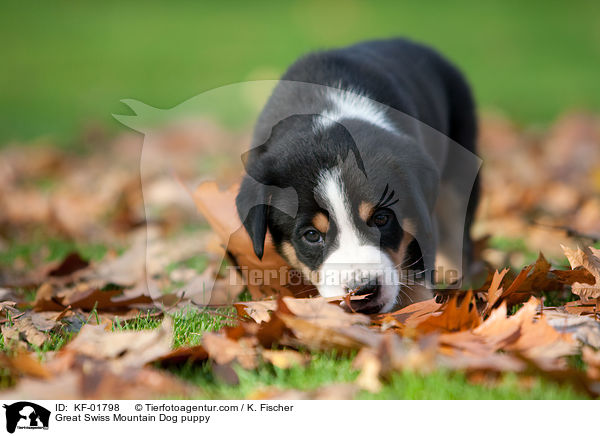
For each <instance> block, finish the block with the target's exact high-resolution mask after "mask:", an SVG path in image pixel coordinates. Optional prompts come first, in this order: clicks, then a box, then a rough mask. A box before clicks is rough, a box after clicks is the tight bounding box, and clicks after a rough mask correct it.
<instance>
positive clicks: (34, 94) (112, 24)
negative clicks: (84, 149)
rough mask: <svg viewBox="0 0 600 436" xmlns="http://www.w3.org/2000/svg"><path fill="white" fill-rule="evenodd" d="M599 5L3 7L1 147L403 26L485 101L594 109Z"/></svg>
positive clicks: (536, 112)
mask: <svg viewBox="0 0 600 436" xmlns="http://www.w3.org/2000/svg"><path fill="white" fill-rule="evenodd" d="M599 21H600V7H598V4H597V3H596V2H594V1H585V0H579V1H574V2H569V3H568V4H567V3H564V2H560V1H546V2H541V1H532V2H519V1H516V0H510V1H501V2H500V1H499V2H478V1H474V0H461V1H458V2H443V1H434V2H394V1H377V2H359V1H351V2H338V1H332V2H325V3H324V2H317V1H308V2H279V3H273V2H267V1H257V2H251V3H248V2H241V1H239V2H228V3H227V4H224V3H206V2H191V1H189V2H178V3H177V4H176V5H174V4H172V3H170V2H158V1H149V2H143V3H135V2H126V3H124V2H116V1H107V2H101V3H97V2H90V1H82V2H77V3H76V4H74V3H72V2H52V3H50V2H42V3H39V2H30V1H27V2H18V1H9V2H5V4H4V6H3V11H2V14H0V40H2V54H3V68H2V69H0V99H1V101H2V105H1V106H0V144H2V143H5V142H7V141H9V140H24V139H34V138H37V137H40V136H44V137H49V138H52V139H54V140H55V141H58V143H60V144H62V145H64V146H68V145H74V144H76V143H77V142H78V138H79V136H78V135H79V133H80V132H81V129H82V128H83V127H85V126H90V125H92V126H98V125H100V126H101V127H103V128H108V129H110V131H112V132H115V131H118V130H122V129H123V127H122V126H120V125H119V124H118V123H116V122H115V121H114V120H113V119H112V118H111V114H112V113H123V111H124V108H123V106H122V105H121V104H120V103H119V101H120V100H121V99H124V98H134V99H138V100H141V101H143V102H145V103H147V104H150V105H152V106H155V107H159V108H169V107H172V106H174V105H177V104H179V103H181V102H183V101H185V100H187V99H188V98H191V97H193V96H195V95H197V94H199V93H201V92H203V91H206V90H209V89H212V88H215V87H219V86H222V85H225V84H229V83H234V82H240V81H245V80H256V79H276V78H277V77H278V76H279V75H280V74H281V73H282V72H283V71H284V70H285V68H286V66H287V65H289V64H290V63H291V62H293V61H294V60H295V59H296V58H297V57H298V56H299V55H301V54H303V53H306V52H308V51H310V50H314V49H321V48H327V47H334V46H339V45H343V44H349V43H352V42H355V41H360V40H364V39H367V38H383V37H389V36H398V35H404V36H408V37H410V38H414V39H416V40H420V41H423V42H427V43H430V44H431V45H433V46H434V47H436V48H438V49H439V50H440V51H441V52H442V53H444V54H446V55H447V56H448V57H449V58H450V59H452V60H453V61H454V62H455V63H456V64H458V65H459V66H460V67H461V68H462V69H463V70H464V72H465V73H466V75H467V76H468V78H469V80H470V82H471V83H472V84H473V87H474V90H475V94H476V97H477V100H478V102H479V104H480V106H481V107H482V108H486V109H494V110H500V111H502V112H503V113H505V114H507V115H508V116H509V117H510V118H511V119H514V120H516V121H519V122H523V123H548V122H550V121H553V120H554V119H555V118H556V117H557V116H558V115H559V114H561V113H563V112H564V111H567V110H570V109H573V108H589V109H593V110H596V109H599V108H600V84H599V82H598V80H597V72H598V71H600V34H599V33H598V32H599V30H598V26H597V23H598V22H599Z"/></svg>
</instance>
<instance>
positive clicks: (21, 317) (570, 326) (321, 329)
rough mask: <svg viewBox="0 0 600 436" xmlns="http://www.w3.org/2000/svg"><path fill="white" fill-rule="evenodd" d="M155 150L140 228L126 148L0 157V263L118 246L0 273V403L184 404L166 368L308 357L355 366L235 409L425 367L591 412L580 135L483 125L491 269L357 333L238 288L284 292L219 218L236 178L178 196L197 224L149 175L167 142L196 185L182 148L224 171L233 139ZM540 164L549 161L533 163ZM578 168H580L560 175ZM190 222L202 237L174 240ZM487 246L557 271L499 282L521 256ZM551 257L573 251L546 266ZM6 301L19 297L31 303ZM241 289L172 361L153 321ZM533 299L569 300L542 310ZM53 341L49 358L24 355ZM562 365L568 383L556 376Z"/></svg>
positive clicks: (237, 231) (168, 336) (587, 119)
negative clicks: (39, 229) (58, 341)
mask: <svg viewBox="0 0 600 436" xmlns="http://www.w3.org/2000/svg"><path fill="white" fill-rule="evenodd" d="M207 132H209V133H207ZM161 140H162V141H163V144H164V145H165V146H164V147H163V149H158V151H156V152H155V153H154V155H153V156H152V160H151V161H150V164H149V168H147V172H148V174H150V179H151V180H150V181H149V183H150V187H149V189H148V190H147V193H148V195H149V196H151V197H152V199H153V200H155V202H156V203H160V204H162V205H168V206H169V207H168V208H166V209H167V210H169V211H170V212H169V213H167V214H164V215H162V218H161V219H160V220H156V221H152V222H149V221H147V217H145V213H144V208H143V203H142V202H141V200H140V198H141V195H140V194H141V192H140V187H139V174H136V172H135V171H132V170H131V169H132V168H137V166H138V165H139V142H138V139H136V138H134V137H132V136H125V137H123V138H120V139H118V140H116V141H114V143H113V144H111V146H110V147H109V149H108V151H106V150H103V152H102V153H93V152H92V154H91V156H87V157H86V158H85V160H83V159H80V158H78V157H76V156H71V155H66V154H64V152H61V151H59V150H57V149H53V148H47V149H45V148H42V149H36V150H33V151H31V150H29V151H26V150H25V151H21V149H14V148H7V149H3V150H2V151H1V152H0V153H1V154H2V159H3V164H4V165H5V166H6V167H7V168H8V171H6V172H4V174H3V175H2V181H3V183H2V184H0V203H1V206H2V207H0V211H1V212H0V229H1V230H2V232H0V234H1V235H3V236H1V237H0V238H1V239H0V246H6V244H7V240H6V236H4V235H17V236H16V237H17V238H21V237H22V238H25V239H26V235H28V234H30V233H31V230H32V229H34V228H35V226H39V225H43V226H45V228H46V230H47V231H48V232H49V234H51V235H57V236H60V237H65V236H67V237H69V238H74V239H76V240H83V239H86V240H90V241H101V242H103V243H108V244H109V245H112V244H114V242H115V241H117V240H121V241H122V240H123V239H125V240H126V242H125V245H126V246H127V247H129V248H128V249H127V250H125V251H123V252H121V253H116V252H114V251H109V252H108V253H107V254H106V255H105V256H104V259H102V260H91V259H90V258H89V257H84V256H82V255H81V253H80V252H78V251H77V250H75V251H71V252H68V253H66V254H65V255H63V256H62V257H61V258H60V259H59V260H55V261H52V262H47V261H45V260H44V256H47V253H46V254H44V252H43V250H42V251H41V252H40V253H34V254H33V257H32V259H31V261H33V262H34V264H35V265H36V266H37V267H36V268H33V269H32V268H30V267H27V265H26V263H27V262H26V261H24V260H23V259H20V258H16V259H15V260H14V261H13V262H12V264H11V265H9V268H7V267H6V265H4V264H3V265H2V266H1V267H0V286H2V288H0V327H1V329H2V336H3V340H4V348H3V351H2V353H1V354H0V364H1V365H2V367H3V368H4V370H5V371H6V373H8V374H9V376H10V388H9V389H4V390H2V391H0V396H2V397H3V398H17V397H18V398H59V397H60V398H148V397H164V396H179V397H189V396H196V395H202V388H201V387H200V388H198V387H196V386H194V385H191V384H189V383H188V382H185V381H183V380H182V379H179V378H177V377H175V376H174V375H172V374H171V373H170V372H169V371H167V370H166V369H168V368H171V367H173V366H181V365H205V364H206V363H209V364H210V368H212V370H213V371H214V373H215V376H216V377H217V378H218V379H220V380H222V381H224V382H226V383H231V384H235V383H237V382H239V379H238V377H237V375H236V371H238V370H239V368H242V369H245V370H253V369H254V368H257V367H258V366H259V365H265V364H267V365H273V366H275V367H278V368H283V369H289V368H293V367H295V366H304V365H307V364H309V363H310V361H311V356H312V352H314V351H323V350H329V351H334V352H335V353H339V354H341V355H347V356H355V357H354V358H353V367H354V368H355V369H356V370H358V371H359V375H358V377H357V378H356V380H355V381H354V382H352V383H343V384H334V385H331V386H324V387H321V388H319V389H316V390H313V391H298V390H280V389H277V388H259V387H258V388H257V389H256V390H255V391H254V392H253V393H251V394H250V397H251V398H257V399H258V398H352V397H354V396H355V395H356V394H357V393H358V392H359V391H360V390H361V389H362V390H367V391H370V392H378V391H379V390H381V389H382V387H383V386H384V385H385V383H386V381H387V380H389V378H390V377H391V376H393V374H394V373H396V372H398V371H416V372H420V373H428V372H431V371H435V370H438V369H440V368H445V369H448V370H452V371H463V372H465V373H466V374H467V375H468V376H469V377H470V379H471V380H474V381H477V380H485V381H489V380H490V379H494V378H498V377H501V376H502V374H506V373H516V374H518V375H519V376H520V377H521V379H522V380H523V384H526V380H527V379H528V377H531V376H532V375H535V376H542V377H547V378H549V379H551V380H554V381H557V382H560V383H567V384H571V385H572V386H574V387H576V388H577V389H581V390H582V391H584V392H586V393H587V394H588V395H590V396H598V395H600V357H599V352H598V349H599V347H600V327H599V326H600V323H599V319H600V318H599V317H598V311H599V309H600V300H599V298H600V291H599V290H598V283H600V281H599V280H600V252H599V250H598V249H597V248H594V247H590V246H589V245H590V244H589V243H590V242H594V241H597V240H598V239H597V237H598V234H600V203H599V202H598V198H599V197H598V195H597V194H598V192H600V183H598V180H600V179H599V178H598V176H599V175H600V173H598V169H597V166H594V165H590V164H589V163H590V162H593V161H594V159H593V158H591V157H590V153H591V155H594V153H596V155H594V156H596V157H598V156H597V151H598V150H599V149H600V147H598V144H599V143H600V121H599V120H598V119H597V118H594V117H591V116H587V115H582V114H571V115H567V116H565V117H563V118H562V119H561V120H559V121H558V122H557V124H556V125H555V126H554V127H553V128H552V129H551V130H550V131H549V132H545V133H543V134H540V133H536V132H523V131H519V129H518V128H516V127H515V126H513V125H511V124H510V123H509V122H507V121H506V120H503V119H500V118H498V117H487V118H486V119H485V120H484V122H483V123H482V134H481V139H480V142H481V143H482V150H481V153H482V155H483V157H484V158H485V159H486V162H487V166H486V168H485V169H484V173H483V191H484V192H483V199H482V205H481V207H480V208H479V212H478V218H477V223H476V226H475V233H476V234H477V235H479V236H480V238H481V239H480V244H479V245H478V247H479V248H478V250H479V251H478V252H479V257H480V258H481V259H482V260H483V261H484V262H485V263H486V264H487V265H488V267H492V271H494V269H495V268H498V269H497V270H496V271H495V272H492V273H490V274H489V275H488V278H487V280H485V283H484V284H483V285H482V286H481V287H479V288H477V289H473V290H465V291H457V292H452V293H440V295H438V296H437V298H436V299H432V300H427V301H422V302H418V303H415V304H412V305H410V306H407V307H405V308H402V309H401V310H398V311H396V312H393V313H388V314H380V315H370V316H367V315H363V314H358V313H352V311H348V310H345V307H348V306H351V305H350V304H348V301H346V302H344V301H343V300H342V301H340V300H335V299H323V298H321V297H315V295H316V293H315V289H314V287H312V286H307V285H304V284H302V285H298V284H293V283H289V282H287V283H286V282H285V281H282V280H279V279H280V278H281V277H279V276H277V277H275V280H273V281H272V282H271V283H269V284H265V283H260V284H250V283H249V280H248V276H247V271H249V270H252V269H259V270H267V269H270V270H277V271H279V270H280V268H283V269H284V270H285V271H284V272H282V273H281V275H282V276H283V274H286V276H287V269H288V268H289V266H288V265H287V264H286V263H285V261H283V259H282V258H281V257H280V256H279V255H278V254H277V252H276V251H275V250H274V249H273V247H272V246H271V245H270V244H267V246H266V250H265V256H264V257H263V259H262V260H260V261H259V260H258V259H256V257H255V256H254V255H253V252H252V249H251V243H250V240H249V238H248V236H247V234H246V233H245V232H244V231H243V227H242V225H241V223H240V221H239V218H238V217H237V214H236V213H235V209H234V207H233V199H234V196H235V194H236V190H237V187H236V184H235V181H236V178H237V175H238V174H239V168H235V167H233V166H228V165H229V164H227V163H226V162H227V159H222V160H219V161H218V162H221V163H219V165H220V167H219V168H218V170H219V173H220V174H223V175H226V176H225V177H223V179H225V180H221V182H223V181H224V182H225V183H226V184H228V185H229V186H231V188H229V189H225V190H221V189H220V188H219V185H218V184H217V183H204V184H201V185H200V186H199V187H198V188H197V189H196V190H195V191H193V193H192V197H193V200H194V202H193V203H194V204H195V207H196V208H197V209H198V211H200V213H201V214H202V216H203V217H199V216H198V215H197V212H195V211H194V204H190V203H185V202H183V201H180V200H179V197H177V196H176V195H174V194H173V193H174V191H173V189H172V185H170V184H169V183H168V182H167V181H166V180H165V178H164V176H163V175H161V173H160V166H161V165H162V160H164V159H165V157H166V156H169V154H168V151H169V147H170V146H172V144H173V143H176V144H177V146H178V152H180V153H182V155H183V156H186V153H187V156H188V157H189V159H185V158H183V159H178V160H177V162H179V161H181V163H180V164H181V165H183V167H179V168H177V172H178V174H194V175H195V176H197V168H191V167H190V166H189V165H190V162H192V161H193V156H194V153H196V152H197V149H196V148H194V146H191V145H190V144H197V143H201V144H203V145H202V147H205V151H207V153H209V154H211V155H214V156H219V155H231V154H232V153H238V152H241V150H240V149H239V147H240V144H242V143H243V142H244V140H245V139H244V140H242V139H241V137H240V136H236V135H235V134H230V133H227V132H225V131H223V130H222V129H219V128H215V127H214V126H213V127H211V126H209V125H208V124H204V125H202V126H200V127H195V128H190V126H188V127H187V128H186V129H184V131H182V130H177V129H175V130H173V131H165V132H163V133H162V136H161ZM124 144H128V146H124ZM590 144H591V145H590ZM542 147H552V150H553V152H552V153H541V152H540V150H541V148H542ZM116 150H119V152H118V153H117V152H116ZM136 150H137V151H136ZM30 153H35V158H33V157H32V156H33V155H31V156H30ZM507 153H510V154H511V156H512V158H511V159H506V155H507ZM116 155H119V156H120V159H118V162H116V164H115V162H114V156H116ZM582 155H585V156H588V157H587V158H586V159H583V160H582V159H576V157H577V156H582ZM597 161H598V159H596V162H597ZM186 165H187V167H186ZM108 168H110V170H108ZM44 178H46V179H51V178H54V179H58V180H59V181H60V183H56V188H51V189H50V190H49V191H44V189H40V188H39V187H38V186H35V184H32V183H31V181H32V180H33V181H34V182H35V181H36V180H39V181H42V180H44ZM576 186H578V187H583V188H581V189H579V188H574V187H576ZM145 193H146V192H145ZM202 219H204V220H205V222H206V224H208V225H209V226H210V227H211V228H212V231H211V230H207V229H206V228H205V229H203V230H201V231H194V232H193V233H178V232H177V230H176V229H178V228H181V227H182V226H184V225H186V223H188V224H189V223H193V222H196V221H198V220H202ZM174 229H175V230H174ZM146 230H147V233H146ZM142 233H143V234H142ZM489 234H494V235H498V234H501V235H507V236H514V235H518V236H520V237H524V238H525V245H526V246H527V247H536V249H542V250H543V251H544V252H545V253H546V252H547V253H550V257H549V258H551V259H552V264H557V262H558V263H560V262H563V264H564V258H563V257H562V256H563V255H562V252H563V251H564V256H566V258H567V260H568V262H569V264H570V265H571V269H566V268H560V267H559V268H556V269H553V268H552V264H551V262H550V261H548V260H547V259H546V257H544V256H543V255H542V254H541V253H540V254H539V256H538V259H537V261H535V262H533V263H532V264H530V265H528V266H526V267H525V268H523V269H520V270H516V271H518V273H515V272H516V271H515V268H503V267H504V266H505V265H507V264H519V263H520V264H523V263H524V262H522V260H523V258H522V256H523V253H522V252H520V251H519V250H514V249H508V250H505V251H502V250H499V249H497V248H495V249H493V248H490V247H489V246H487V245H486V243H485V241H487V240H488V239H487V237H486V235H489ZM561 244H564V245H570V246H576V248H567V247H562V250H561V249H560V247H561ZM577 245H579V246H577ZM199 256H200V257H202V256H203V258H205V259H206V262H205V263H206V264H205V265H204V267H203V268H201V269H197V268H195V267H190V265H189V264H188V263H186V262H188V261H189V260H190V259H195V258H198V257H199ZM223 257H225V259H226V260H227V262H228V263H229V264H230V265H233V266H235V267H237V268H236V269H235V274H234V275H235V276H236V282H235V284H232V280H231V276H228V275H227V274H226V273H224V272H223V270H222V267H221V265H220V264H219V262H220V260H221V259H222V258H223ZM282 271H283V270H282ZM23 289H28V290H30V291H31V292H33V293H34V294H33V295H34V298H33V300H32V301H31V300H30V301H27V300H26V299H25V298H24V295H23V293H22V290H23ZM165 289H168V291H165ZM244 289H248V292H249V294H250V296H251V297H252V299H253V301H244V302H241V301H240V302H237V303H235V305H234V308H235V312H236V315H234V320H230V321H231V322H229V325H227V326H224V327H222V328H221V329H220V330H218V331H215V332H206V333H204V334H203V336H202V339H201V343H200V344H199V345H193V346H182V347H179V348H173V326H172V323H171V321H170V320H171V316H170V315H169V314H168V313H166V312H170V311H172V310H173V309H177V308H183V307H186V306H189V305H190V304H191V305H194V304H195V305H199V306H203V307H205V306H207V305H208V306H210V305H212V306H215V307H221V306H223V305H226V306H228V307H230V306H229V303H230V302H231V301H234V300H236V299H238V298H239V296H240V294H241V293H242V291H243V290H244ZM547 295H556V296H559V297H561V298H563V297H567V299H571V300H574V301H568V302H566V303H564V304H559V305H556V304H555V305H547V304H546V301H545V298H546V296H547ZM306 297H311V298H306ZM349 298H353V297H349ZM139 316H151V317H152V318H153V319H157V320H160V319H163V322H162V324H161V325H160V327H158V328H156V329H154V330H149V331H139V330H131V331H121V330H119V329H118V326H119V325H120V324H119V323H120V322H121V321H123V320H128V319H136V318H137V317H139ZM66 333H68V334H69V336H68V337H67V338H66V340H65V342H66V345H64V346H62V347H61V348H60V349H59V350H58V351H56V352H45V353H42V354H39V353H40V350H41V349H43V347H44V346H45V345H46V344H48V343H49V342H52V340H53V338H55V336H56V335H63V336H64V335H65V334H66ZM40 356H41V357H42V359H41V360H40V358H39V357H40ZM573 357H575V358H580V359H581V361H582V362H583V364H584V367H583V369H578V368H574V367H573V366H572V365H570V364H569V359H571V358H573Z"/></svg>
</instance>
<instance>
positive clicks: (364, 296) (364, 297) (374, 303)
mask: <svg viewBox="0 0 600 436" xmlns="http://www.w3.org/2000/svg"><path fill="white" fill-rule="evenodd" d="M380 286H381V285H377V286H376V287H373V288H368V289H365V288H362V289H360V288H359V289H354V290H350V291H349V292H348V293H347V294H346V297H345V298H344V301H343V303H342V304H343V306H344V307H345V308H347V309H348V310H350V311H351V312H360V313H364V314H367V315H370V314H375V313H379V312H380V311H381V309H382V308H383V306H384V305H385V304H384V303H382V302H381V301H380V298H379V295H380V289H379V288H380ZM352 297H361V298H352Z"/></svg>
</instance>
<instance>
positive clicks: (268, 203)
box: [236, 39, 478, 313]
mask: <svg viewBox="0 0 600 436" xmlns="http://www.w3.org/2000/svg"><path fill="white" fill-rule="evenodd" d="M448 138H449V139H448ZM475 142H476V117H475V109H474V103H473V98H472V95H471V92H470V89H469V87H468V85H467V84H466V82H465V80H464V78H463V76H462V75H461V73H460V72H459V71H458V70H457V69H456V68H455V67H454V66H453V65H451V64H450V63H449V62H448V61H447V60H445V59H444V58H443V57H441V56H440V55H439V54H438V53H436V52H435V51H433V50H432V49H430V48H428V47H425V46H423V45H420V44H417V43H414V42H411V41H408V40H406V39H392V40H381V41H371V42H364V43H360V44H356V45H353V46H350V47H347V48H342V49H336V50H330V51H323V52H316V53H312V54H309V55H307V56H304V57H302V58H301V59H299V60H298V61H296V62H295V63H294V64H293V65H292V66H291V67H290V68H289V69H288V70H287V72H286V73H285V74H284V75H283V77H282V78H281V80H280V81H279V82H278V85H277V86H276V87H275V89H274V91H273V93H272V95H271V97H270V98H269V100H268V102H267V103H266V105H265V107H264V108H263V110H262V112H261V115H260V116H259V119H258V121H257V123H256V126H255V132H254V138H253V144H252V147H251V149H250V151H249V152H248V153H247V155H246V156H245V158H244V164H245V167H246V172H247V174H246V175H245V177H244V179H243V181H242V184H241V187H240V191H239V194H238V196H237V199H236V204H237V209H238V213H239V215H240V218H241V220H242V222H243V224H244V227H245V228H246V230H247V232H248V234H249V235H250V238H251V240H252V244H253V247H254V251H255V253H256V255H257V256H258V257H259V258H262V255H263V250H264V244H265V238H266V237H267V236H268V234H270V237H271V238H272V241H273V244H274V245H275V247H276V249H277V251H278V252H279V253H280V254H281V256H282V257H283V258H284V259H286V260H287V262H289V264H290V265H291V266H293V267H294V268H295V269H297V270H299V271H301V272H302V274H303V275H304V277H306V278H307V279H308V280H309V281H310V282H312V283H313V284H314V285H315V286H316V287H317V289H318V291H319V293H320V294H321V295H322V296H325V297H330V296H343V295H345V294H346V293H348V292H352V293H353V294H355V295H362V296H363V297H362V299H357V300H356V301H353V302H352V303H351V304H352V309H353V310H357V311H361V312H364V313H378V312H386V311H390V310H392V309H394V308H398V307H401V306H405V305H407V304H410V303H412V302H414V301H418V300H423V299H426V298H430V297H431V292H430V289H431V287H432V286H431V282H429V283H430V284H429V285H426V284H425V283H426V282H425V281H423V282H421V281H418V280H417V281H413V282H411V283H409V282H408V281H407V279H406V277H405V276H404V275H403V271H404V270H411V271H415V272H416V273H419V274H421V276H419V277H421V278H422V277H425V276H426V275H427V273H428V272H431V271H433V270H434V269H435V268H437V265H438V263H439V262H440V261H439V259H440V258H443V257H444V250H445V251H447V252H452V251H453V250H452V249H448V247H450V246H452V247H454V256H453V257H454V258H453V259H450V260H449V261H448V262H447V263H448V264H449V265H452V266H451V268H454V269H455V270H456V271H458V272H459V273H460V277H456V278H457V279H458V282H460V279H461V278H464V277H465V276H466V275H467V274H466V272H467V270H468V265H469V263H470V261H471V255H472V254H471V251H472V243H471V238H470V235H469V229H470V226H471V222H472V219H473V213H474V210H475V206H476V204H477V198H478V183H477V178H476V177H477V176H476V171H477V170H478V168H476V169H475V172H474V173H473V171H471V173H472V174H475V176H474V177H472V178H471V179H469V178H468V177H467V179H466V182H465V183H462V182H461V181H460V180H459V179H460V178H461V172H469V171H470V170H467V169H466V166H464V165H466V163H465V159H466V158H465V157H464V155H461V152H457V151H456V150H457V148H461V147H457V146H454V147H452V146H449V145H448V144H456V143H457V144H460V146H462V148H464V150H466V151H467V154H471V153H473V152H474V151H475ZM463 166H464V169H463ZM457 174H458V177H457ZM461 183H462V185H461ZM461 196H462V198H463V201H462V203H461V200H460V199H461ZM465 198H466V200H465ZM461 204H462V206H461ZM450 222H452V223H450ZM456 222H459V227H458V228H457V225H456ZM456 247H458V250H459V256H457V255H456V252H457V250H456ZM450 257H452V255H450ZM436 259H437V260H436ZM438 280H439V279H438Z"/></svg>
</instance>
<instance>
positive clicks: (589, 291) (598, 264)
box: [561, 245, 600, 300]
mask: <svg viewBox="0 0 600 436" xmlns="http://www.w3.org/2000/svg"><path fill="white" fill-rule="evenodd" d="M561 247H562V249H563V251H564V252H565V256H567V259H568V260H569V263H570V264H571V269H575V268H579V267H582V268H585V269H586V270H588V271H589V272H590V273H591V274H592V275H593V276H594V278H595V279H596V281H595V283H594V284H588V283H581V282H576V283H573V285H572V287H571V289H572V291H573V293H574V294H575V295H579V296H580V297H581V298H582V299H584V300H585V299H590V298H598V297H600V250H599V249H597V248H594V247H583V249H581V248H579V247H577V249H575V250H573V249H571V248H568V247H565V246H563V245H561Z"/></svg>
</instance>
